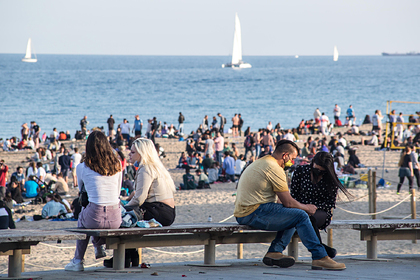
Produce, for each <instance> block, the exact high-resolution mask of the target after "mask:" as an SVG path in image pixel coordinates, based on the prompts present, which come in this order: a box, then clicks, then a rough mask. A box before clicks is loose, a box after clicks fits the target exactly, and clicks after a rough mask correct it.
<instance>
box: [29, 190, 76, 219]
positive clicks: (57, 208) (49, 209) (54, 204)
mask: <svg viewBox="0 0 420 280" xmlns="http://www.w3.org/2000/svg"><path fill="white" fill-rule="evenodd" d="M46 200H47V204H45V205H44V207H43V208H42V214H41V216H42V218H43V219H48V218H51V217H56V216H58V215H60V214H66V213H69V211H70V212H71V210H69V209H67V208H66V206H65V205H64V203H63V202H60V201H59V200H58V199H57V198H56V197H54V195H53V194H49V195H47V197H46ZM34 219H35V220H36V218H35V217H34Z"/></svg>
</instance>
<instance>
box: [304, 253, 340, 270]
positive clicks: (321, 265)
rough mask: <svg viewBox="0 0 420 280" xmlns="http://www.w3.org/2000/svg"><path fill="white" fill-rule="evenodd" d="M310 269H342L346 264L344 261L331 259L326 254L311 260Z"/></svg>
mask: <svg viewBox="0 0 420 280" xmlns="http://www.w3.org/2000/svg"><path fill="white" fill-rule="evenodd" d="M312 269H314V270H322V269H327V270H344V269H346V265H345V264H344V263H338V262H336V261H334V260H333V259H331V258H330V257H328V256H326V257H323V258H322V259H320V260H313V261H312Z"/></svg>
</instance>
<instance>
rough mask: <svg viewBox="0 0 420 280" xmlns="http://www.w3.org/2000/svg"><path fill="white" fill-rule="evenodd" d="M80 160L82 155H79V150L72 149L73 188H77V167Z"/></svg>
mask: <svg viewBox="0 0 420 280" xmlns="http://www.w3.org/2000/svg"><path fill="white" fill-rule="evenodd" d="M81 160H82V155H81V154H79V149H78V148H74V154H73V155H72V156H71V162H72V165H71V166H72V167H71V174H72V175H73V187H74V188H76V187H78V185H77V170H76V168H77V166H78V165H79V164H80V161H81Z"/></svg>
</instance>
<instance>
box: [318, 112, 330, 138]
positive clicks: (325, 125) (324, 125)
mask: <svg viewBox="0 0 420 280" xmlns="http://www.w3.org/2000/svg"><path fill="white" fill-rule="evenodd" d="M319 120H320V122H321V132H322V135H327V134H328V132H327V130H328V125H329V124H330V119H329V118H328V116H327V115H325V113H322V115H321V117H320V118H319Z"/></svg>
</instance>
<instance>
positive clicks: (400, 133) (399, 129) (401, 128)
mask: <svg viewBox="0 0 420 280" xmlns="http://www.w3.org/2000/svg"><path fill="white" fill-rule="evenodd" d="M396 123H397V129H396V131H395V134H396V135H397V136H398V140H399V141H400V142H402V141H403V131H404V117H403V113H401V112H400V114H399V115H398V117H397V118H396Z"/></svg>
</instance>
